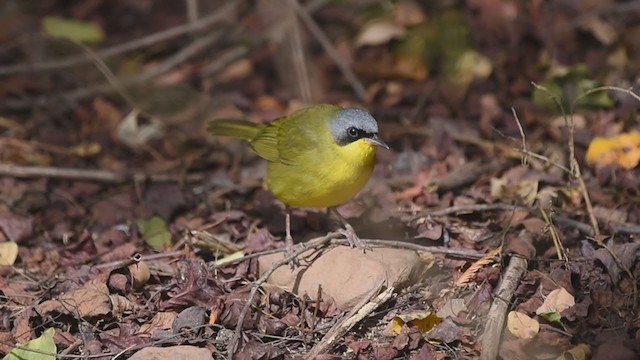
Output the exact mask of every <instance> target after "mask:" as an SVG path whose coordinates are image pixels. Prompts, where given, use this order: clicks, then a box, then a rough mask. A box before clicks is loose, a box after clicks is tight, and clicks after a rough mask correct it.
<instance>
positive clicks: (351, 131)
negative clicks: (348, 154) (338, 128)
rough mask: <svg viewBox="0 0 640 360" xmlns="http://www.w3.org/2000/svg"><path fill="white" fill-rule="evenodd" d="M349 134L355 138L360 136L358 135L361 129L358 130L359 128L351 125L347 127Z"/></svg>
mask: <svg viewBox="0 0 640 360" xmlns="http://www.w3.org/2000/svg"><path fill="white" fill-rule="evenodd" d="M347 135H349V136H350V137H352V138H354V139H355V138H357V137H358V135H360V131H358V129H356V128H354V127H350V128H348V129H347Z"/></svg>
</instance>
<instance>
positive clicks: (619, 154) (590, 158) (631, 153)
mask: <svg viewBox="0 0 640 360" xmlns="http://www.w3.org/2000/svg"><path fill="white" fill-rule="evenodd" d="M586 159H587V162H588V163H589V164H591V165H597V166H602V165H608V164H614V163H615V164H618V165H620V167H622V168H624V169H627V170H628V169H633V168H634V167H636V166H637V165H638V163H639V162H640V132H638V131H632V132H628V133H624V134H620V135H618V136H616V137H610V138H604V137H596V138H594V139H593V140H592V141H591V143H590V144H589V148H588V149H587V155H586Z"/></svg>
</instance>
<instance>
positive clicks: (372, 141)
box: [363, 134, 389, 150]
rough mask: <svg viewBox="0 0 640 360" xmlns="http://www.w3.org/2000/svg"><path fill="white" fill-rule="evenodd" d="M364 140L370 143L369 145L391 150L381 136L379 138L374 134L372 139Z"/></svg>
mask: <svg viewBox="0 0 640 360" xmlns="http://www.w3.org/2000/svg"><path fill="white" fill-rule="evenodd" d="M363 140H364V141H366V142H368V143H369V144H373V145H377V146H380V147H383V148H385V149H387V150H389V145H387V144H385V143H384V141H382V139H380V136H378V134H372V135H371V136H370V137H366V138H363Z"/></svg>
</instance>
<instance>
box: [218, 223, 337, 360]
mask: <svg viewBox="0 0 640 360" xmlns="http://www.w3.org/2000/svg"><path fill="white" fill-rule="evenodd" d="M339 235H340V234H338V233H329V234H327V235H326V236H323V237H319V238H316V239H313V240H310V241H308V242H307V243H304V246H298V247H297V248H296V249H295V250H294V251H293V252H292V253H291V254H290V255H289V256H286V257H284V258H283V259H281V260H279V261H276V262H274V263H273V264H271V267H269V269H267V271H265V272H264V273H263V274H262V276H260V278H259V279H258V280H256V281H254V282H253V284H252V285H251V291H250V292H249V296H248V297H247V300H246V303H245V304H244V307H243V308H242V311H241V312H240V315H239V317H238V324H237V325H236V330H235V332H234V334H233V337H232V338H231V341H230V342H229V348H228V349H227V357H228V358H229V359H233V355H234V354H235V352H236V350H237V347H238V343H239V341H240V337H241V336H242V325H243V324H244V319H245V318H246V317H247V315H248V313H249V310H250V309H251V303H253V299H254V298H255V297H256V294H257V293H258V289H260V286H262V284H264V283H265V282H266V281H267V279H269V276H271V274H273V272H274V271H276V270H277V269H278V268H280V267H281V266H284V265H286V264H288V263H290V262H291V261H293V260H295V259H296V258H297V257H298V256H300V255H301V254H302V253H304V252H306V251H309V250H310V249H317V248H320V247H322V246H324V245H325V244H327V243H329V241H331V240H332V239H334V238H335V237H336V236H339Z"/></svg>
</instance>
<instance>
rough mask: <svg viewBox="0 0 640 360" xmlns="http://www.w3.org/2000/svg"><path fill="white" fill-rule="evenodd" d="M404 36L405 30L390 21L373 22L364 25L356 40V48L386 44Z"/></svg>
mask: <svg viewBox="0 0 640 360" xmlns="http://www.w3.org/2000/svg"><path fill="white" fill-rule="evenodd" d="M404 34H405V29H404V28H403V27H402V26H400V25H397V24H395V23H393V22H391V21H384V20H383V21H375V22H371V23H369V24H367V25H365V27H364V29H362V31H361V32H360V34H359V35H358V38H357V39H356V46H357V47H360V46H376V45H382V44H386V43H388V42H389V41H391V40H393V39H397V38H399V37H401V36H402V35H404Z"/></svg>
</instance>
